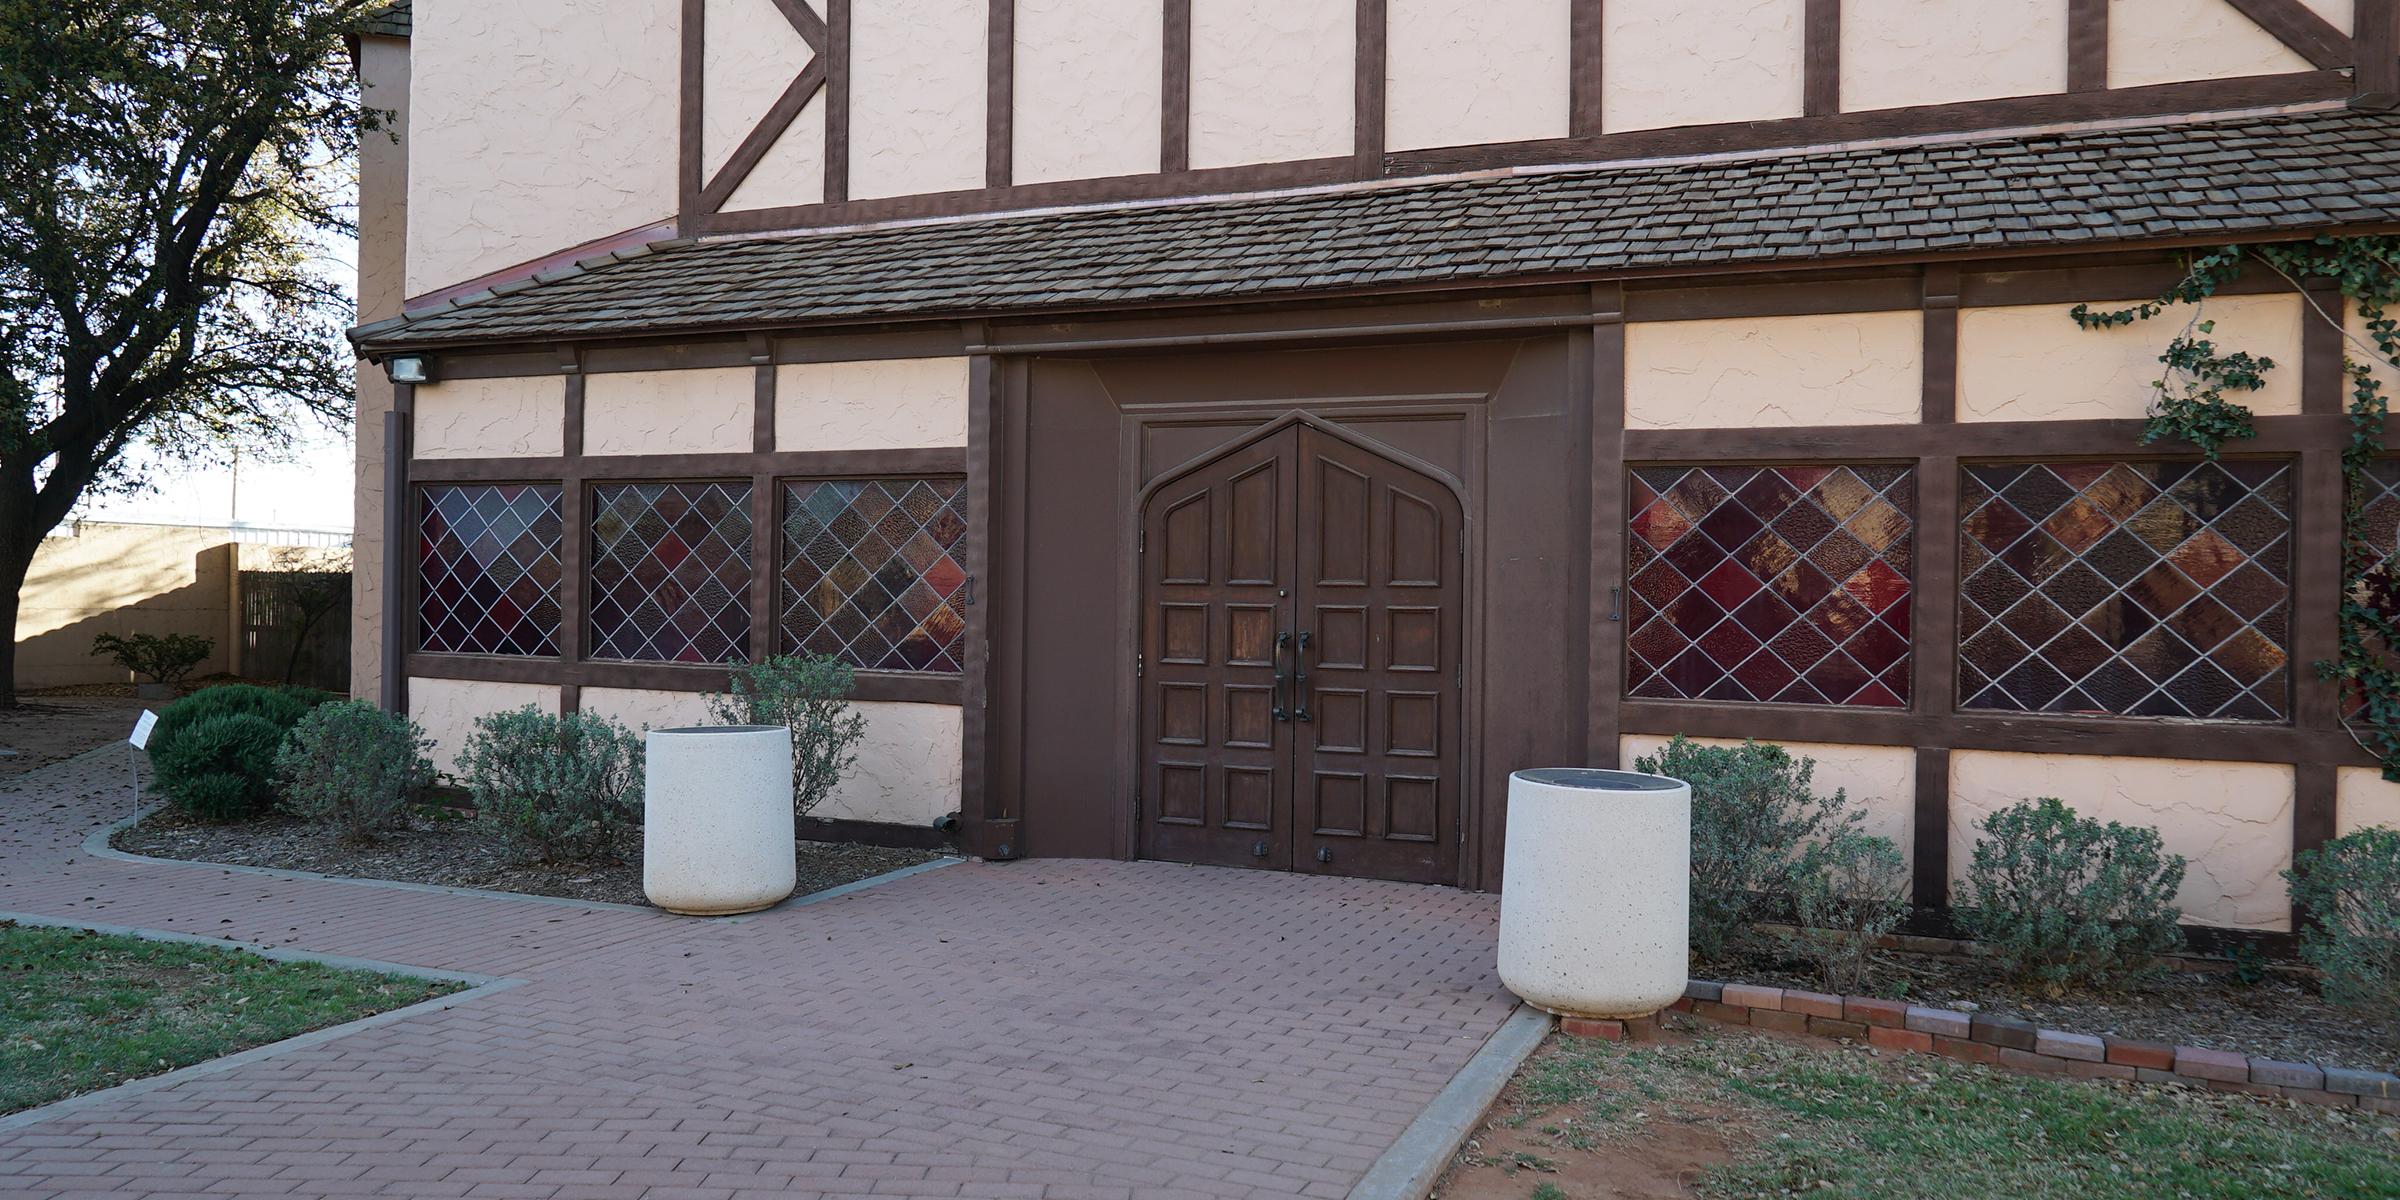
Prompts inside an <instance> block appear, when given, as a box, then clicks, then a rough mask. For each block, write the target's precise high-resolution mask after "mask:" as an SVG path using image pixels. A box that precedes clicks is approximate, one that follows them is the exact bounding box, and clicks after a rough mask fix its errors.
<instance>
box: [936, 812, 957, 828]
mask: <svg viewBox="0 0 2400 1200" xmlns="http://www.w3.org/2000/svg"><path fill="white" fill-rule="evenodd" d="M933 827H934V828H935V829H938V830H940V831H942V832H943V833H957V832H958V814H957V813H954V812H953V813H944V814H942V815H941V816H938V817H935V818H934V819H933Z"/></svg>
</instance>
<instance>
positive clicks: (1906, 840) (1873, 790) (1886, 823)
mask: <svg viewBox="0 0 2400 1200" xmlns="http://www.w3.org/2000/svg"><path fill="white" fill-rule="evenodd" d="M1671 740H1672V739H1670V738H1663V737H1657V736H1654V735H1650V734H1640V733H1629V734H1626V735H1624V736H1623V737H1621V738H1619V739H1618V741H1617V755H1618V759H1617V761H1619V762H1621V763H1623V764H1625V766H1626V767H1627V768H1629V769H1630V768H1631V767H1632V766H1633V762H1634V759H1635V758H1637V757H1639V756H1642V755H1645V754H1656V753H1658V751H1659V749H1660V748H1661V747H1663V746H1665V745H1666V744H1667V743H1668V742H1669V741H1671ZM1692 740H1693V741H1695V742H1698V743H1700V744H1701V745H1703V746H1738V745H1740V744H1741V743H1740V742H1739V741H1734V740H1730V739H1725V738H1693V739H1692ZM1760 740H1762V741H1773V740H1775V739H1771V738H1762V739H1760ZM1777 744H1779V745H1781V746H1782V747H1783V748H1784V749H1786V750H1789V751H1791V752H1792V754H1793V755H1794V756H1796V757H1800V758H1807V759H1813V760H1815V762H1816V764H1817V767H1816V773H1815V774H1814V775H1813V776H1811V780H1810V781H1811V784H1812V785H1813V786H1814V787H1815V788H1816V790H1817V792H1818V794H1820V795H1831V794H1832V793H1833V792H1834V791H1835V790H1836V789H1840V790H1841V791H1842V792H1843V793H1844V794H1845V795H1846V796H1847V797H1848V799H1849V801H1850V806H1851V808H1853V809H1855V810H1857V811H1859V812H1861V813H1864V814H1865V815H1866V820H1865V821H1864V822H1863V823H1862V824H1861V825H1860V829H1862V830H1863V831H1865V832H1867V833H1871V834H1874V835H1876V836H1878V837H1886V838H1890V839H1891V840H1892V843H1893V844H1894V845H1896V846H1898V847H1899V848H1900V857H1901V858H1902V859H1903V860H1905V861H1906V862H1907V863H1909V869H1910V870H1912V871H1913V870H1914V869H1915V864H1916V858H1917V847H1916V827H1917V819H1916V802H1917V752H1916V751H1914V750H1911V749H1909V748H1908V747H1906V746H1843V745H1832V744H1828V743H1824V742H1778V743H1777ZM1902 882H1903V889H1902V890H1903V891H1906V890H1908V889H1907V887H1906V880H1905V879H1904V880H1903V881H1902Z"/></svg>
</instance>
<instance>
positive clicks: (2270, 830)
mask: <svg viewBox="0 0 2400 1200" xmlns="http://www.w3.org/2000/svg"><path fill="white" fill-rule="evenodd" d="M1950 790H1951V799H1950V870H1951V875H1952V878H1953V879H1964V878H1966V872H1967V868H1968V866H1969V865H1971V864H1972V863H1973V862H1974V855H1975V843H1976V842H1977V841H1979V840H1980V839H1981V838H1982V836H1983V834H1982V829H1981V827H1980V826H1981V822H1982V821H1983V820H1984V818H1986V817H1988V816H1990V815H1991V814H1992V813H1993V812H1995V811H1997V810H1999V809H2002V808H2006V807H2007V806H2009V805H2011V804H2014V803H2016V802H2018V801H2020V800H2030V799H2034V798H2036V797H2041V796H2056V797H2057V798H2059V799H2061V800H2064V801H2066V802H2067V804H2068V806H2069V807H2071V808H2073V809H2074V810H2075V811H2076V813H2077V814H2078V815H2081V816H2085V817H2090V818H2092V819H2095V820H2100V821H2118V822H2122V823H2123V824H2126V825H2146V826H2150V827H2152V828H2155V829H2157V830H2158V835H2159V838H2160V840H2162V841H2163V842H2164V843H2165V844H2166V849H2167V851H2168V852H2169V853H2172V854H2180V855H2183V856H2184V858H2186V859H2187V860H2189V866H2188V868H2187V869H2186V871H2185V874H2184V880H2183V891H2182V893H2181V894H2180V896H2179V897H2178V900H2179V902H2180V903H2181V905H2182V907H2183V919H2184V920H2185V921H2186V922H2187V923H2190V924H2195V925H2219V926H2225V927H2229V928H2234V929H2274V930H2283V929H2289V928H2291V910H2290V900H2289V899H2288V897H2287V896H2286V895H2285V893H2284V886H2283V875H2282V871H2283V870H2284V868H2286V867H2289V866H2291V865H2292V769H2291V768H2290V767H2287V766H2279V765H2275V764H2270V763H2231V762H2194V761H2185V760H2178V759H2163V758H2102V757H2094V756H2086V755H2075V754H2017V753H2011V752H2002V751H1989V750H1960V751H1955V752H1953V753H1952V754H1951V756H1950Z"/></svg>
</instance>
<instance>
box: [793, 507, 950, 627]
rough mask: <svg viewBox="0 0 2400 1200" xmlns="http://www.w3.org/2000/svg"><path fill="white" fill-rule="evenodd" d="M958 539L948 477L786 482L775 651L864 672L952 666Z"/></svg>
mask: <svg viewBox="0 0 2400 1200" xmlns="http://www.w3.org/2000/svg"><path fill="white" fill-rule="evenodd" d="M966 537H967V513H966V487H965V485H964V483H963V482H962V481H960V480H957V479H828V480H812V481H809V482H806V483H792V484H786V485H785V486H784V490H783V592H782V595H783V614H782V615H783V620H782V625H783V645H784V649H785V650H786V651H787V652H789V653H796V654H828V655H832V656H833V657H835V658H839V659H841V660H842V661H843V662H846V663H849V664H850V665H851V666H853V667H857V668H859V669H861V670H866V671H929V672H951V673H955V672H957V671H959V670H961V669H963V667H964V663H963V661H962V659H961V654H962V646H963V643H964V641H965V636H966V628H967V619H966V611H965V609H964V607H963V606H962V603H961V601H962V597H961V591H962V589H963V588H964V586H965V584H966V579H967V573H966V568H965V567H964V566H963V563H964V562H965V557H966V548H965V542H966Z"/></svg>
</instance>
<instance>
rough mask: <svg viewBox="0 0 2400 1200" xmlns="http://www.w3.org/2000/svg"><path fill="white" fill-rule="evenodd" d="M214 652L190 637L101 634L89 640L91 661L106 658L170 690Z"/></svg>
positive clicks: (196, 637)
mask: <svg viewBox="0 0 2400 1200" xmlns="http://www.w3.org/2000/svg"><path fill="white" fill-rule="evenodd" d="M216 648H217V644H216V643H215V642H213V641H211V640H209V639H208V638H204V637H201V636H199V635H197V634H190V633H169V634H148V633H137V634H134V635H132V636H130V637H118V636H117V635H116V634H113V633H103V634H99V635H96V636H94V637H93V638H92V656H93V657H95V658H97V657H100V656H102V655H106V656H108V657H110V658H113V659H115V660H117V665H118V666H120V667H123V668H125V669H126V670H128V671H131V672H133V673H134V674H136V675H139V676H142V677H143V678H145V679H148V680H149V681H150V682H152V683H163V684H168V685H170V686H172V685H174V684H178V683H182V682H183V681H184V679H185V677H187V676H189V675H190V674H191V673H192V672H193V671H194V670H195V669H197V668H198V667H199V666H200V664H201V663H203V662H206V661H208V655H209V652H210V651H212V650H214V649H216Z"/></svg>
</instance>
